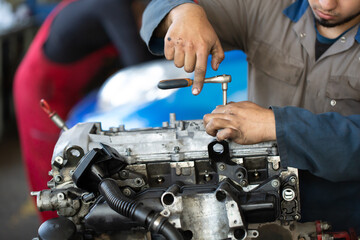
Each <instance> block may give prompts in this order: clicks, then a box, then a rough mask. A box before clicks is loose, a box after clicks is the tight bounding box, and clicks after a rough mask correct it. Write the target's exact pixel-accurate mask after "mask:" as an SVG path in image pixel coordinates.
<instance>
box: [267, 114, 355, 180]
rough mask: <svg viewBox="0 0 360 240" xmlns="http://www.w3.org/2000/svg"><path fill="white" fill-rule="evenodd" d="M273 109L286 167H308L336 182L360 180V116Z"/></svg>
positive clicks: (280, 149)
mask: <svg viewBox="0 0 360 240" xmlns="http://www.w3.org/2000/svg"><path fill="white" fill-rule="evenodd" d="M271 108H272V109H273V111H274V114H275V121H276V137H277V143H278V149H279V153H280V157H281V162H282V163H283V164H284V165H285V167H295V168H298V169H302V170H308V171H309V172H311V173H312V174H314V175H316V176H318V177H322V178H324V179H327V180H330V181H333V182H340V181H353V180H357V181H358V180H360V115H351V116H342V115H340V114H339V113H335V112H331V113H330V112H329V113H322V114H313V113H311V112H310V111H308V110H305V109H301V108H297V107H283V108H280V107H271Z"/></svg>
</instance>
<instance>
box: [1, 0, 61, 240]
mask: <svg viewBox="0 0 360 240" xmlns="http://www.w3.org/2000/svg"><path fill="white" fill-rule="evenodd" d="M58 2H59V1H58V0H0V151H1V157H0V189H1V197H0V206H1V207H0V226H1V227H0V239H4V240H5V239H32V238H33V237H36V232H37V228H38V227H39V224H40V222H39V219H38V217H37V213H36V210H35V206H34V204H33V202H32V201H33V199H32V198H31V197H30V194H29V190H28V186H27V182H26V175H25V172H24V168H23V163H22V159H21V152H20V146H19V140H18V136H17V130H16V122H15V116H14V107H13V102H12V83H13V76H14V73H15V70H16V68H17V66H18V64H19V63H20V61H21V59H22V57H23V55H24V53H25V52H26V50H27V47H28V46H29V44H30V42H31V40H32V38H33V37H34V35H35V33H36V31H37V29H38V27H39V26H40V24H41V23H42V21H43V20H44V19H45V17H46V16H47V15H48V13H49V12H50V11H51V9H52V8H53V7H54V6H55V5H56V4H57V3H58ZM49 167H50V166H49Z"/></svg>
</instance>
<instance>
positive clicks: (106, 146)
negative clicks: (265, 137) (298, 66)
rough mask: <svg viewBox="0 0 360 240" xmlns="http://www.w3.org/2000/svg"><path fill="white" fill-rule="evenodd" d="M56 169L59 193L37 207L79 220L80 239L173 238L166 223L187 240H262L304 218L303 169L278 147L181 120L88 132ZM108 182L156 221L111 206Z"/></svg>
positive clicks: (94, 127)
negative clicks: (288, 162)
mask: <svg viewBox="0 0 360 240" xmlns="http://www.w3.org/2000/svg"><path fill="white" fill-rule="evenodd" d="M51 166H52V170H51V171H50V175H51V176H52V177H53V178H52V180H51V181H49V182H48V187H49V189H47V190H43V191H40V192H35V193H33V195H36V196H37V206H38V208H39V210H41V211H49V210H56V211H57V212H58V214H59V216H62V217H64V218H66V219H67V220H70V221H71V223H72V224H74V225H75V229H76V230H74V232H73V233H71V234H72V235H74V236H78V237H79V238H78V239H165V237H164V236H163V235H162V234H160V233H159V231H157V230H159V229H157V226H158V224H160V223H157V221H160V220H159V219H161V221H162V222H168V223H170V225H172V226H174V227H175V228H176V230H177V231H179V233H180V234H181V235H182V237H183V239H207V240H211V239H214V240H219V239H257V238H261V234H262V233H261V229H262V228H264V227H265V228H266V226H269V224H270V225H271V226H273V225H274V226H281V228H283V229H290V228H291V227H289V226H291V224H293V223H294V222H296V221H297V220H299V219H300V217H301V216H300V199H299V181H298V173H297V169H294V168H285V167H283V166H282V164H281V159H280V157H279V154H278V151H277V146H276V142H265V143H261V144H255V145H239V144H236V143H234V142H231V141H221V142H219V141H216V139H214V138H213V137H211V136H209V135H208V134H207V133H206V132H205V129H204V126H203V123H202V121H201V120H183V121H178V120H176V118H175V114H170V121H169V122H165V123H163V127H158V128H146V129H132V130H126V129H125V127H124V126H120V127H116V128H110V129H109V130H107V131H104V130H102V128H101V124H100V123H81V124H78V125H76V126H74V127H73V128H71V129H69V130H67V131H64V132H63V133H62V134H61V136H60V138H59V140H58V142H57V144H56V146H55V149H54V153H53V158H52V160H51ZM102 179H111V181H112V182H113V183H115V184H116V186H117V188H118V190H119V194H120V195H121V196H122V198H123V199H125V201H128V202H129V203H130V202H131V203H134V204H135V203H136V204H137V205H136V206H139V205H141V206H142V207H145V208H147V209H150V210H151V211H149V212H151V213H156V214H155V215H156V217H154V220H153V221H152V223H149V226H151V227H149V226H144V225H143V224H140V223H139V221H138V220H137V219H136V217H134V218H131V217H129V216H124V215H122V214H119V212H118V211H115V210H114V208H113V207H111V206H109V205H110V204H109V200H108V199H107V198H106V197H105V196H104V194H103V193H102V192H101V191H99V181H101V180H102ZM126 211H127V210H126ZM132 211H133V212H135V210H132ZM129 212H130V211H129ZM131 214H132V213H131ZM155 215H154V216H155ZM158 216H159V217H158ZM160 217H161V218H160ZM286 231H287V230H286ZM289 231H290V230H289ZM39 234H41V231H40V229H39ZM294 234H295V233H294ZM104 236H106V237H107V238H104ZM298 236H299V235H296V237H298ZM43 239H45V238H43ZM69 239H72V238H69ZM290 239H291V238H290ZM296 239H297V238H296ZM303 239H304V240H305V239H309V238H307V237H306V238H305V237H304V238H303Z"/></svg>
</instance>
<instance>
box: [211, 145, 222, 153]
mask: <svg viewBox="0 0 360 240" xmlns="http://www.w3.org/2000/svg"><path fill="white" fill-rule="evenodd" d="M213 150H214V152H216V153H218V154H222V153H223V152H224V146H223V145H222V144H220V143H216V144H215V145H214V146H213Z"/></svg>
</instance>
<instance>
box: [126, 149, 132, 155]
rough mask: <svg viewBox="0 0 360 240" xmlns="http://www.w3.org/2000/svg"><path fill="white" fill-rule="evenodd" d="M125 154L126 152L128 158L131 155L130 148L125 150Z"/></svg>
mask: <svg viewBox="0 0 360 240" xmlns="http://www.w3.org/2000/svg"><path fill="white" fill-rule="evenodd" d="M125 152H126V156H130V155H131V148H126V149H125Z"/></svg>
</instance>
